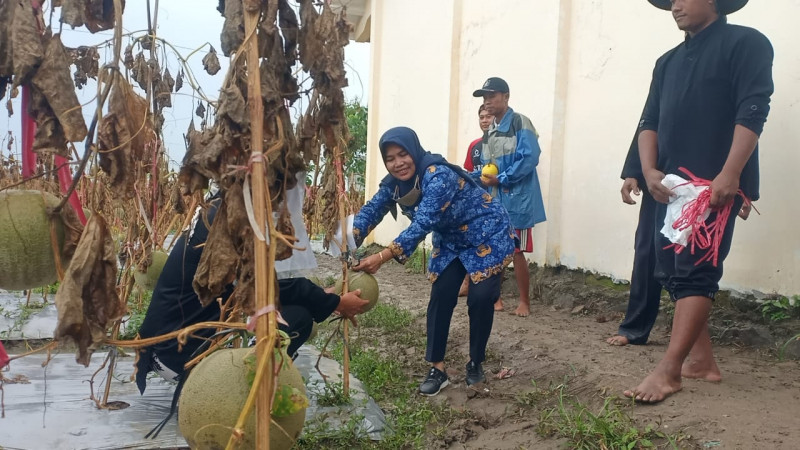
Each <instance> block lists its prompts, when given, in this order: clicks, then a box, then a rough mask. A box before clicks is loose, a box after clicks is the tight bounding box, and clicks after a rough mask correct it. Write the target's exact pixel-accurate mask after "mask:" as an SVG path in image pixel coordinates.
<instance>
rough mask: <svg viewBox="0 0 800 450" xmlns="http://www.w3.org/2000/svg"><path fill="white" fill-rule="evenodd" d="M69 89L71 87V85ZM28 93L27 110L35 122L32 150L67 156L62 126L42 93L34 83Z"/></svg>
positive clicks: (45, 153) (65, 139)
mask: <svg viewBox="0 0 800 450" xmlns="http://www.w3.org/2000/svg"><path fill="white" fill-rule="evenodd" d="M70 89H72V86H71V85H70ZM30 95H31V98H30V100H31V103H30V107H29V112H30V114H31V116H32V117H33V119H34V121H35V122H36V134H35V136H34V139H33V150H34V151H35V152H36V153H38V154H40V155H47V154H52V153H55V154H58V155H61V156H69V151H68V150H67V138H66V136H64V128H63V127H62V126H61V123H60V122H59V121H58V119H57V118H56V114H55V113H54V112H53V110H52V109H51V108H50V104H49V103H48V102H47V98H46V97H45V95H44V93H43V92H42V91H40V90H39V88H37V87H36V86H35V85H32V86H31V89H30Z"/></svg>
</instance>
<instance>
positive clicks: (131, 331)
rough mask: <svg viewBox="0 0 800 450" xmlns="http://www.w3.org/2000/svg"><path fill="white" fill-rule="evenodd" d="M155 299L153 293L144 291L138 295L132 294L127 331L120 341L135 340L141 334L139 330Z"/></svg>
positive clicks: (129, 303)
mask: <svg viewBox="0 0 800 450" xmlns="http://www.w3.org/2000/svg"><path fill="white" fill-rule="evenodd" d="M152 297H153V291H143V292H140V293H138V294H131V297H130V298H129V299H128V313H129V316H128V318H127V319H126V320H125V331H124V332H123V333H121V334H120V339H134V338H135V337H136V335H137V334H138V333H139V328H140V327H141V326H142V322H144V317H145V315H146V314H147V308H148V307H149V306H150V300H151V299H152Z"/></svg>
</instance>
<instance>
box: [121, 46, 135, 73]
mask: <svg viewBox="0 0 800 450" xmlns="http://www.w3.org/2000/svg"><path fill="white" fill-rule="evenodd" d="M122 63H123V64H125V68H126V69H128V70H132V69H133V44H128V46H127V47H125V57H124V59H123V60H122Z"/></svg>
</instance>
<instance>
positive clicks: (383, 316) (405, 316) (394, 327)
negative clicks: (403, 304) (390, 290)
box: [358, 303, 414, 332]
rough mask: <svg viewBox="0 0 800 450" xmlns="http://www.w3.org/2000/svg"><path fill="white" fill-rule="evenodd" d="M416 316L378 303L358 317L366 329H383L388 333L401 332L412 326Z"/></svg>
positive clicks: (360, 323)
mask: <svg viewBox="0 0 800 450" xmlns="http://www.w3.org/2000/svg"><path fill="white" fill-rule="evenodd" d="M413 321H414V316H413V315H412V314H411V313H410V312H408V311H406V310H404V309H400V308H397V307H394V306H392V305H387V304H385V303H378V304H376V305H375V307H374V308H372V309H371V310H370V311H369V312H367V313H365V314H363V315H361V316H359V317H358V323H359V325H360V326H362V327H364V328H381V329H383V330H384V331H387V332H395V331H400V330H402V329H403V328H406V327H407V326H409V325H411V323H412V322H413Z"/></svg>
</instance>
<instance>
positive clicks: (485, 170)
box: [481, 163, 498, 176]
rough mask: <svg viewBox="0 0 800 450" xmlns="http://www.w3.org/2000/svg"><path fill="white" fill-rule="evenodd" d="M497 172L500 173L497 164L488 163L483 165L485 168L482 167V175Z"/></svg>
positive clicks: (495, 173)
mask: <svg viewBox="0 0 800 450" xmlns="http://www.w3.org/2000/svg"><path fill="white" fill-rule="evenodd" d="M497 174H498V171H497V166H496V165H494V164H492V163H489V164H486V165H485V166H483V169H481V175H483V176H486V175H495V176H496V175H497Z"/></svg>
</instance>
